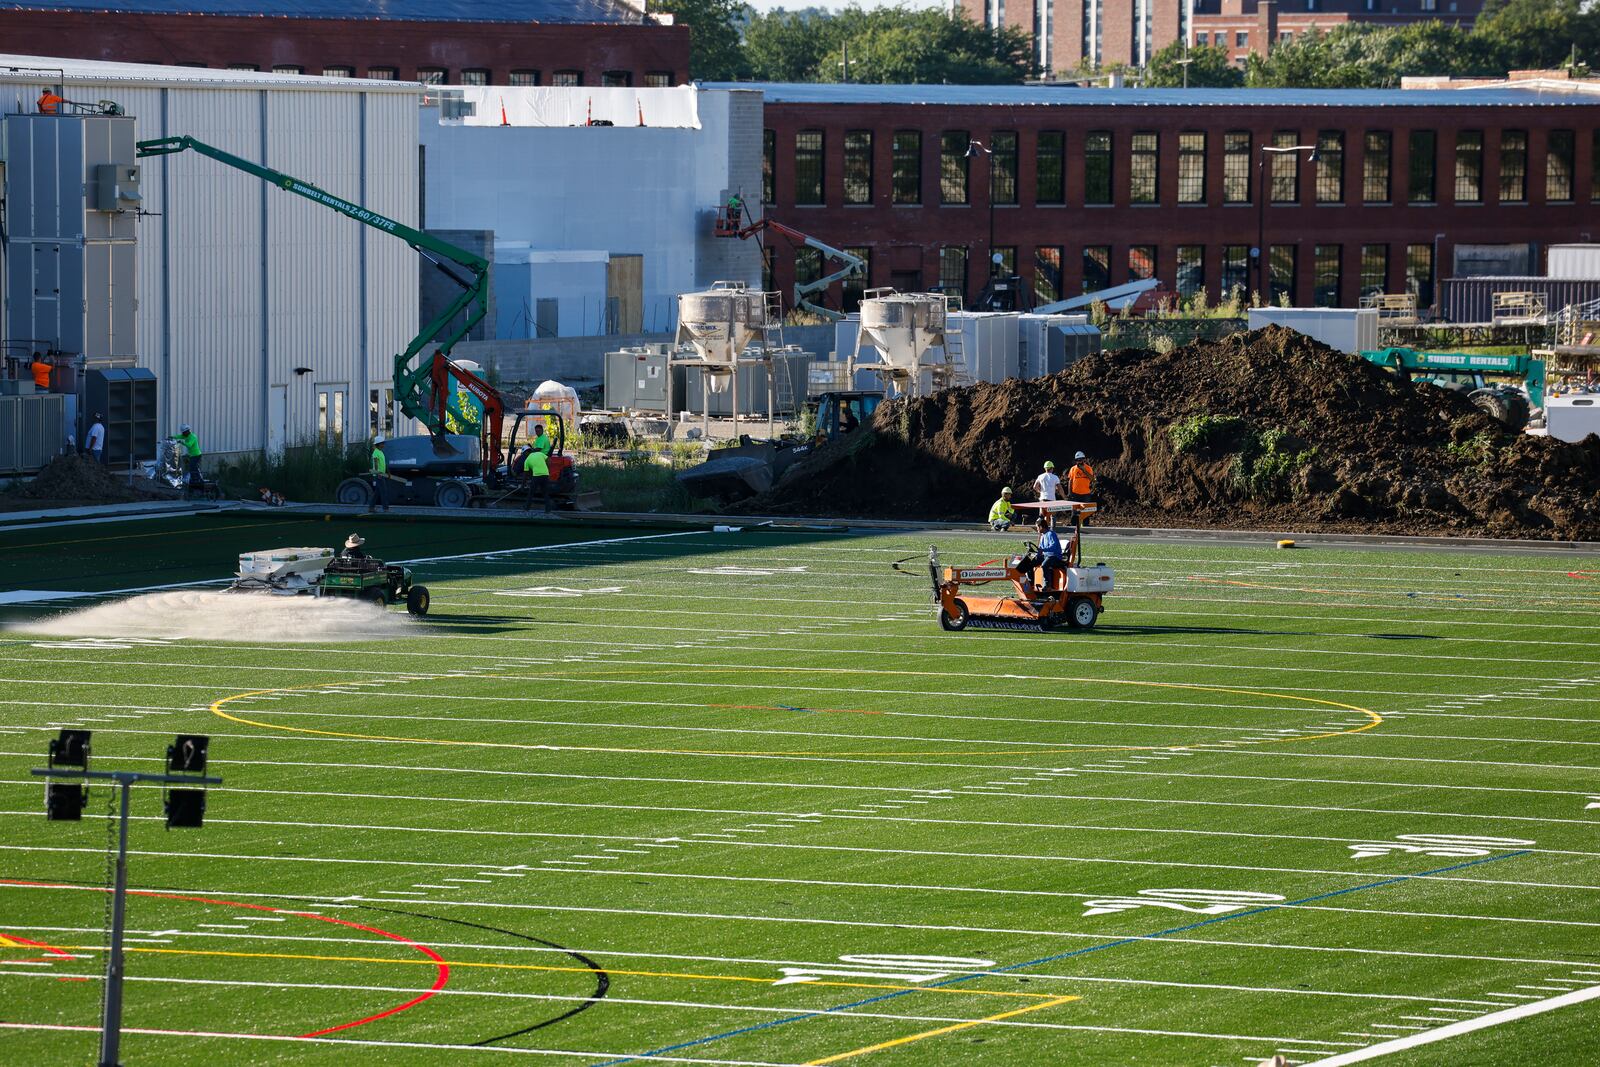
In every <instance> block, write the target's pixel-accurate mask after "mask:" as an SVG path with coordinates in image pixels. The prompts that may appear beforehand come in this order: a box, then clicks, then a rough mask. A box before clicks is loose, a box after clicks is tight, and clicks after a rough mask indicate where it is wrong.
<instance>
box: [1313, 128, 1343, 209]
mask: <svg viewBox="0 0 1600 1067" xmlns="http://www.w3.org/2000/svg"><path fill="white" fill-rule="evenodd" d="M1316 167H1317V203H1319V204H1342V203H1344V132H1343V131H1342V130H1323V131H1322V132H1320V133H1318V134H1317V163H1316Z"/></svg>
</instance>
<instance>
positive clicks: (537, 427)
mask: <svg viewBox="0 0 1600 1067" xmlns="http://www.w3.org/2000/svg"><path fill="white" fill-rule="evenodd" d="M533 448H534V451H536V452H543V453H544V454H545V457H546V458H547V459H548V458H549V456H550V453H551V451H552V450H553V449H554V448H555V442H553V441H551V440H550V435H549V434H548V433H545V430H544V423H542V422H536V423H534V424H533Z"/></svg>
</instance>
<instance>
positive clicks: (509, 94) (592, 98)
mask: <svg viewBox="0 0 1600 1067" xmlns="http://www.w3.org/2000/svg"><path fill="white" fill-rule="evenodd" d="M449 91H450V92H452V93H454V92H459V93H460V94H461V97H462V99H463V100H464V101H465V102H466V103H469V104H473V105H475V106H474V107H473V108H472V110H473V112H474V113H473V114H471V115H468V116H466V117H465V118H462V119H459V120H448V119H447V120H445V121H446V122H450V121H459V122H461V123H462V124H463V125H466V126H586V125H590V124H591V123H596V122H609V123H610V124H611V125H613V126H667V127H677V128H679V129H690V130H698V129H699V128H700V108H699V103H698V99H697V97H698V94H697V92H696V91H695V88H694V86H692V85H680V86H678V87H676V88H671V89H610V88H607V89H594V88H590V87H589V86H586V85H580V86H545V85H536V86H507V85H463V86H451V87H450V90H449Z"/></svg>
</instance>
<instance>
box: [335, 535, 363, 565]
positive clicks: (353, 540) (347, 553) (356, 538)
mask: <svg viewBox="0 0 1600 1067" xmlns="http://www.w3.org/2000/svg"><path fill="white" fill-rule="evenodd" d="M366 543H367V539H366V538H365V537H362V536H361V535H360V534H358V533H353V534H351V535H350V536H349V537H346V538H345V539H344V549H343V550H342V551H340V553H339V555H340V557H341V558H343V559H366V558H367V552H366V549H364V548H362V547H361V546H362V545H364V544H366Z"/></svg>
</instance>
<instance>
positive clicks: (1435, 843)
mask: <svg viewBox="0 0 1600 1067" xmlns="http://www.w3.org/2000/svg"><path fill="white" fill-rule="evenodd" d="M1536 843H1537V842H1534V841H1528V840H1524V839H1523V838H1520V837H1474V836H1472V835H1470V834H1401V835H1400V836H1399V837H1397V838H1395V839H1394V840H1393V841H1364V842H1362V843H1361V844H1357V845H1351V846H1350V849H1351V854H1350V858H1351V859H1353V860H1364V859H1371V858H1372V857H1374V856H1390V855H1394V854H1395V853H1397V852H1398V853H1411V854H1415V855H1418V856H1438V857H1440V858H1442V859H1451V858H1455V859H1459V858H1464V857H1467V856H1487V855H1489V854H1490V853H1491V852H1496V851H1499V850H1501V849H1508V848H1527V847H1529V846H1530V845H1533V844H1536Z"/></svg>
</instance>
